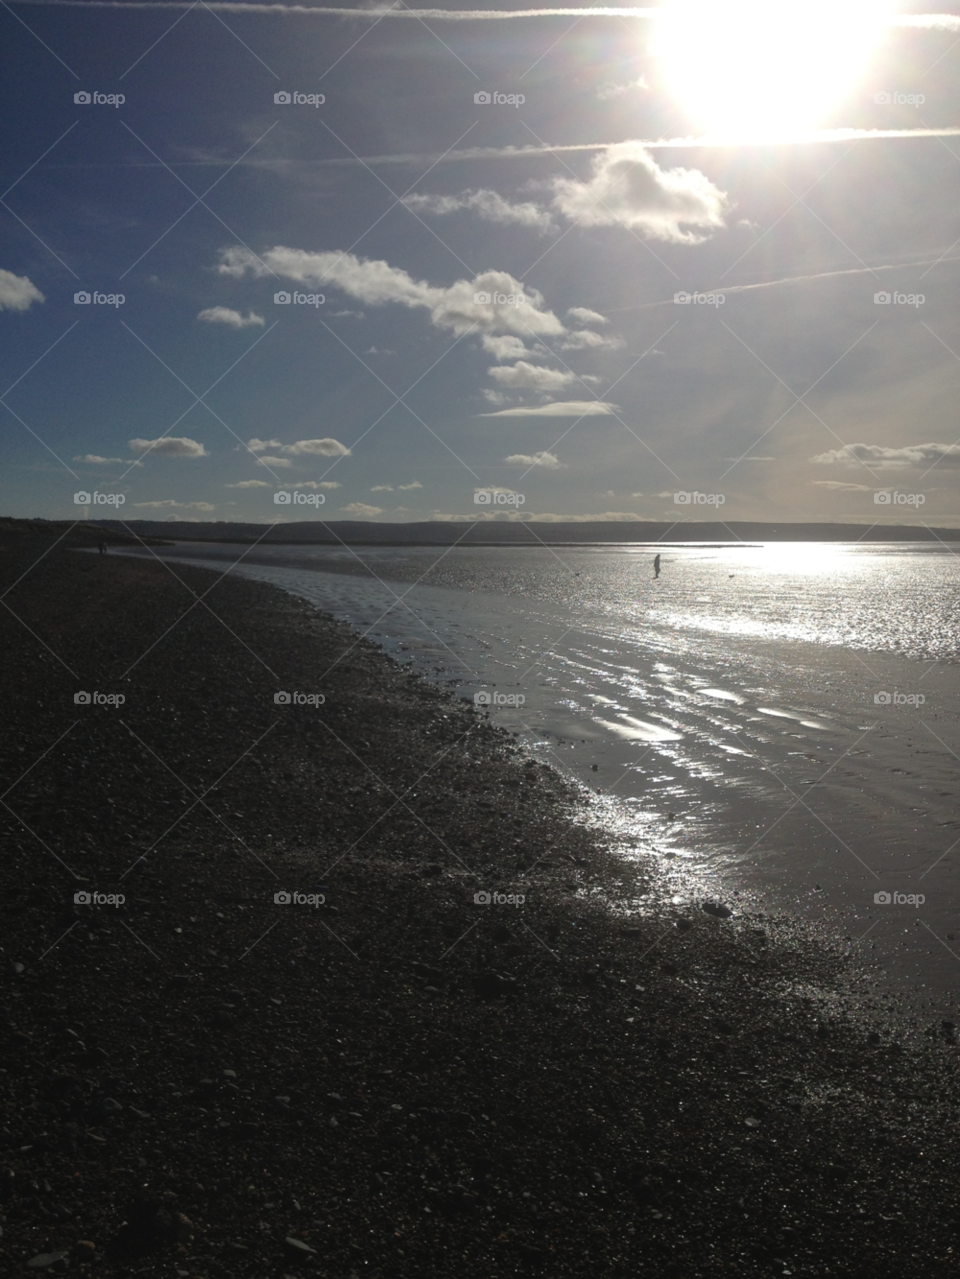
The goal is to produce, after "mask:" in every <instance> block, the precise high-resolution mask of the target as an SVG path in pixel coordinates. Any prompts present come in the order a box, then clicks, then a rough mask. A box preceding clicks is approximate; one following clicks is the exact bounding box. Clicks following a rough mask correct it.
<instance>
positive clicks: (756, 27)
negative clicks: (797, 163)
mask: <svg viewBox="0 0 960 1279" xmlns="http://www.w3.org/2000/svg"><path fill="white" fill-rule="evenodd" d="M893 8H894V6H893V3H892V0H793V2H792V3H789V4H786V3H783V2H782V0H666V3H665V4H664V5H663V10H662V15H661V17H660V18H659V19H658V20H657V23H656V29H655V34H654V44H655V52H656V54H657V57H658V59H659V61H660V64H661V67H662V69H663V72H664V75H665V78H666V82H667V84H668V86H669V88H670V89H671V91H672V92H673V93H674V95H675V96H676V98H677V100H678V102H679V103H680V104H681V105H682V106H683V107H684V108H685V109H686V110H687V111H688V112H689V113H690V115H691V116H692V117H694V119H695V120H696V121H697V123H698V125H699V127H700V128H702V129H703V130H705V131H706V132H707V133H709V134H710V135H712V136H721V137H726V136H728V137H730V138H731V139H758V140H765V139H770V140H775V139H777V138H781V137H792V136H795V135H797V134H802V133H804V132H805V131H808V130H811V129H814V128H817V127H820V126H821V125H823V124H824V123H826V122H827V119H828V117H829V113H830V111H831V108H833V107H834V106H835V104H836V103H837V102H838V101H840V99H842V98H843V97H844V96H845V94H847V93H849V92H850V90H851V89H852V88H853V87H854V85H855V84H856V82H857V80H858V79H859V77H860V76H861V75H862V74H863V71H864V69H865V66H866V63H867V61H868V59H869V58H870V55H871V53H872V52H873V50H874V48H875V47H876V44H877V42H878V40H879V39H880V37H881V35H882V33H883V31H884V29H885V28H886V26H887V21H888V19H889V16H890V14H891V13H892V11H893Z"/></svg>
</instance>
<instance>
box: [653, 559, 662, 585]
mask: <svg viewBox="0 0 960 1279" xmlns="http://www.w3.org/2000/svg"><path fill="white" fill-rule="evenodd" d="M659 576H660V556H659V555H655V556H654V557H653V580H654V581H656V580H657V578H658V577H659Z"/></svg>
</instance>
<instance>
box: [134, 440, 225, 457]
mask: <svg viewBox="0 0 960 1279" xmlns="http://www.w3.org/2000/svg"><path fill="white" fill-rule="evenodd" d="M127 442H128V444H129V445H130V447H131V448H132V449H133V451H134V453H147V452H149V453H156V454H159V455H160V456H162V457H209V456H210V454H209V453H208V452H207V450H206V449H205V448H204V447H203V445H202V444H200V443H199V442H198V441H197V440H191V439H188V438H187V436H185V435H161V436H160V437H159V438H158V439H156V440H128V441H127Z"/></svg>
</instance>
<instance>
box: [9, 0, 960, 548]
mask: <svg viewBox="0 0 960 1279" xmlns="http://www.w3.org/2000/svg"><path fill="white" fill-rule="evenodd" d="M515 7H516V6H515ZM504 8H505V6H502V5H497V6H492V5H487V6H485V7H484V8H483V9H480V10H478V11H473V10H469V9H468V8H467V6H465V5H461V6H459V7H455V6H447V7H446V8H445V9H443V10H440V11H435V10H430V11H422V12H421V13H420V14H419V15H417V14H413V13H409V12H408V13H406V14H404V15H402V16H398V15H396V14H394V15H387V16H382V15H379V14H378V15H375V16H371V15H370V12H369V11H366V12H364V13H362V14H361V13H359V12H357V13H355V14H354V13H351V12H349V11H347V12H340V13H329V12H304V11H303V10H302V9H298V8H297V7H295V6H286V7H284V6H274V7H269V6H261V5H256V4H254V5H243V4H215V3H214V4H210V5H204V6H193V7H190V6H189V5H188V4H177V3H173V4H165V3H155V4H146V5H144V4H138V3H121V4H115V5H111V4H99V5H96V4H90V3H85V2H84V0H77V2H76V3H63V4H43V3H15V4H12V5H11V7H10V8H9V9H5V10H2V11H0V23H2V24H3V27H4V45H5V48H6V55H5V63H6V66H5V72H6V74H5V76H4V77H3V83H2V87H0V93H2V95H3V98H4V107H5V110H4V111H3V122H4V123H3V131H4V135H3V143H4V145H3V147H2V152H0V154H2V155H3V175H2V187H3V191H4V192H5V194H4V196H3V203H2V204H0V227H2V244H0V331H2V335H3V341H2V343H0V364H2V368H0V381H2V387H0V390H3V391H5V392H6V393H5V394H4V395H3V398H2V401H0V403H2V406H3V407H2V436H0V439H2V450H3V461H4V466H3V468H2V478H0V484H2V505H0V510H2V512H3V513H5V514H9V515H21V516H24V515H26V516H46V517H50V518H65V517H72V516H74V515H76V514H77V513H78V511H79V510H81V508H78V506H77V505H76V504H75V502H74V494H75V493H76V492H78V491H87V492H99V493H103V494H110V495H121V496H122V497H123V498H124V502H123V506H122V510H121V513H122V514H123V515H124V516H126V517H130V518H137V517H139V518H164V519H172V520H177V519H191V520H192V519H197V518H200V519H210V520H230V519H238V520H255V521H270V520H275V519H287V520H295V519H302V518H316V517H317V515H318V513H320V514H321V515H322V516H323V517H324V518H330V519H337V518H340V519H343V518H364V519H367V518H369V519H376V520H389V521H393V520H414V519H418V520H419V519H436V518H442V519H449V518H497V519H510V518H522V519H531V518H532V519H560V518H563V519H597V518H604V517H606V518H616V519H632V518H643V519H664V518H668V519H674V518H677V519H690V518H697V517H701V518H712V517H713V516H714V515H717V514H719V515H720V516H721V517H722V518H726V519H730V520H742V519H763V520H769V519H784V520H787V519H789V520H807V519H810V520H846V521H856V522H872V521H874V520H875V519H879V520H883V521H894V522H909V523H915V522H917V521H918V520H921V519H922V520H923V521H925V522H929V523H932V524H948V525H955V524H957V523H958V517H957V503H956V500H955V497H956V491H957V476H958V473H960V416H958V413H957V409H956V405H957V401H958V397H957V387H958V384H960V315H958V309H957V306H956V301H955V299H956V296H957V286H958V283H960V225H958V223H957V219H956V212H955V210H956V208H957V207H958V204H960V130H958V128H957V126H958V124H960V102H958V97H960V91H958V88H957V85H958V84H960V77H958V74H957V71H958V64H960V44H958V43H957V40H958V34H960V17H951V15H950V14H949V13H946V12H945V13H944V14H943V15H942V16H941V17H939V18H936V17H931V16H930V14H929V12H928V6H923V5H921V4H915V5H913V6H912V7H910V6H903V5H901V6H896V5H891V6H884V5H883V4H881V3H877V4H872V5H871V4H870V3H868V2H867V0H849V3H847V2H846V0H835V3H834V4H832V5H829V6H823V5H822V4H821V3H820V0H816V2H815V3H811V4H809V5H807V6H802V7H801V8H800V10H797V9H796V8H794V7H791V6H786V5H777V4H774V3H773V2H772V0H766V3H765V5H762V6H758V5H757V4H756V2H755V0H735V2H733V3H730V4H727V5H725V4H723V3H722V2H721V0H716V3H714V4H712V5H711V6H709V7H705V6H704V5H703V3H702V0H676V3H675V4H674V5H673V8H672V9H671V8H670V6H669V5H668V7H667V11H666V12H665V13H664V12H661V14H660V16H657V15H651V14H650V13H648V12H645V13H642V14H641V13H638V12H634V13H629V12H620V13H618V12H608V11H606V10H602V11H600V12H599V13H598V14H585V13H583V12H581V11H579V10H578V11H577V12H576V13H573V14H559V15H558V14H554V13H550V12H535V13H533V14H531V15H530V16H525V17H516V18H514V17H506V16H497V14H498V13H500V12H501V11H502V10H503V9H504ZM885 10H886V11H885ZM821 11H822V12H821ZM791 12H793V13H794V14H796V13H797V12H802V13H803V14H804V15H805V16H804V17H803V18H802V20H801V21H800V23H799V25H796V23H795V24H794V26H793V27H791V26H790V25H789V21H788V18H789V14H790V13H791ZM838 13H839V14H840V16H841V19H842V20H843V21H845V22H847V28H845V29H840V30H838V29H837V28H836V24H837V22H838V21H839V19H837V16H836V15H837V14H838ZM471 14H472V15H473V16H470V15H471ZM424 15H426V16H424ZM478 15H479V16H478ZM766 15H773V17H768V16H766ZM824 15H826V16H824ZM830 15H833V16H832V17H831V16H830ZM831 22H832V23H833V24H834V26H833V27H831V26H830V25H829V24H830V23H831ZM671 24H672V25H671ZM843 40H847V41H848V46H844V45H843V43H842V41H843ZM828 49H834V50H835V51H836V50H839V51H840V52H842V53H844V57H843V60H842V62H843V65H842V67H840V68H839V69H838V67H837V66H831V65H829V59H828V58H827V57H826V53H825V50H828ZM724 68H726V70H724ZM732 80H734V81H735V82H736V83H735V84H734V85H733V87H731V81H732ZM77 93H87V94H91V95H94V94H97V95H100V99H101V100H99V101H96V100H95V101H90V102H82V101H81V102H76V101H75V100H74V99H75V95H76V94H77ZM277 93H288V94H294V93H298V94H300V95H303V97H304V98H305V99H310V98H311V97H312V98H313V99H314V101H309V100H303V101H299V102H295V101H293V102H283V101H281V102H275V100H274V99H275V94H277ZM478 94H480V95H481V100H480V101H476V100H475V97H476V95H478ZM119 95H122V97H123V99H124V100H123V101H122V103H118V102H117V101H116V99H117V98H118V96H119ZM319 95H322V96H323V99H324V100H323V101H322V103H319V102H317V101H316V100H317V99H318V96H319ZM484 95H486V96H488V97H489V98H490V100H489V101H486V100H483V98H484ZM77 294H81V295H82V294H90V295H91V297H92V298H94V299H96V298H102V299H109V300H104V301H97V300H93V301H91V302H89V303H83V302H75V300H74V299H75V295H77ZM277 294H281V295H290V296H291V297H292V298H293V299H294V300H292V301H291V302H289V303H286V304H284V303H282V302H281V303H278V302H276V301H275V297H276V295H277ZM878 294H879V295H880V297H881V300H880V301H877V300H876V298H877V295H878ZM677 295H680V297H681V298H683V297H684V296H685V295H692V298H691V300H689V301H683V300H680V301H677V300H676V299H677ZM887 295H888V296H889V297H890V299H891V300H890V301H889V302H887V301H883V300H882V299H883V297H884V296H887ZM119 296H122V297H123V301H122V303H121V302H119V300H118V298H119ZM298 298H302V299H305V300H304V301H297V300H296V299H298ZM321 298H322V301H321ZM306 299H309V300H306ZM8 388H9V389H8ZM278 490H284V491H286V492H291V493H300V494H301V495H304V496H305V497H309V498H311V499H312V504H311V502H309V501H301V502H300V503H299V504H293V503H291V504H287V505H278V504H276V503H275V502H274V494H275V493H276V492H277V491H278ZM477 490H484V491H486V492H490V493H493V494H495V495H499V498H500V501H499V504H498V502H497V501H496V500H493V501H491V502H488V503H486V504H479V505H478V504H477V503H476V502H475V500H474V499H475V493H476V491H477ZM677 492H681V493H683V492H687V493H694V494H700V495H701V499H703V498H705V497H709V498H711V502H710V503H707V502H706V501H703V500H701V501H700V503H699V505H698V503H697V499H696V498H694V499H692V501H691V502H690V503H687V504H685V505H684V504H683V503H677V502H676V501H675V500H674V494H676V493H677ZM878 492H880V493H890V494H891V500H890V501H889V502H886V503H884V502H881V503H878V502H876V501H875V494H877V493H878ZM514 494H519V495H520V497H521V498H522V502H520V501H516V500H510V499H511V496H512V495H514ZM321 497H322V498H323V504H322V505H319V501H320V498H321ZM719 498H722V499H723V501H722V503H720V502H719ZM921 498H922V501H921V500H920V499H921ZM105 510H106V508H105V507H101V508H100V513H104V511H105ZM90 513H91V514H95V513H96V512H95V511H94V510H93V509H92V508H91V511H90ZM114 513H115V512H114V510H109V514H111V515H112V514H114Z"/></svg>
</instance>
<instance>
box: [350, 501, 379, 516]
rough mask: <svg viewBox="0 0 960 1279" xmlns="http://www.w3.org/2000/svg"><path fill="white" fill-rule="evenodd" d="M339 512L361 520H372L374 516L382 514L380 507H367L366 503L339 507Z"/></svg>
mask: <svg viewBox="0 0 960 1279" xmlns="http://www.w3.org/2000/svg"><path fill="white" fill-rule="evenodd" d="M340 510H341V511H346V513H347V514H348V515H356V516H358V517H362V518H363V519H373V517H374V516H375V515H382V514H383V507H382V506H368V505H367V504H366V502H351V503H350V504H349V505H348V506H341V507H340Z"/></svg>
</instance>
